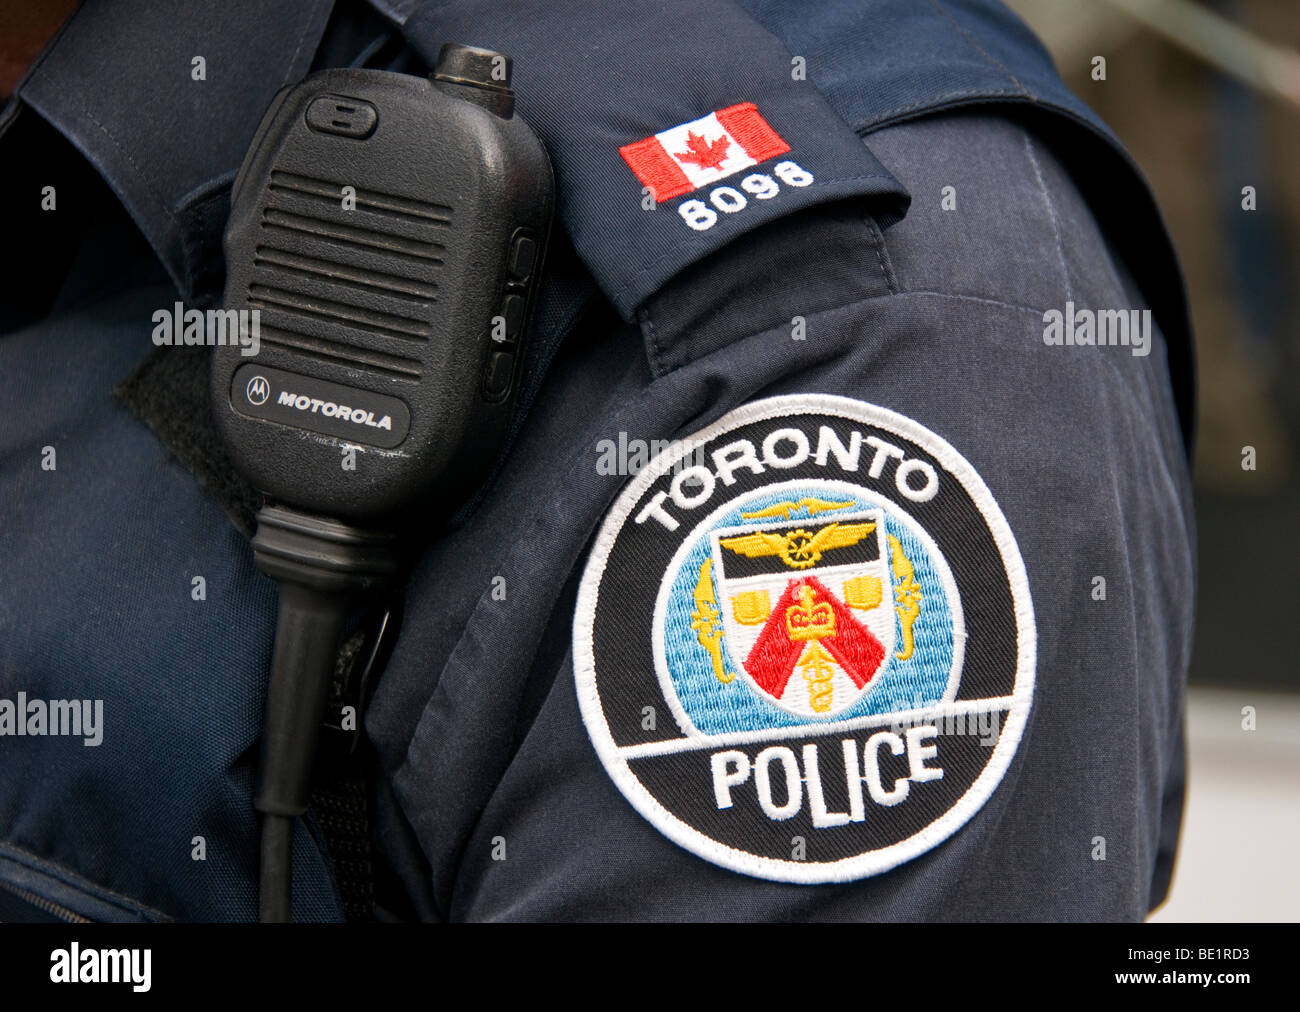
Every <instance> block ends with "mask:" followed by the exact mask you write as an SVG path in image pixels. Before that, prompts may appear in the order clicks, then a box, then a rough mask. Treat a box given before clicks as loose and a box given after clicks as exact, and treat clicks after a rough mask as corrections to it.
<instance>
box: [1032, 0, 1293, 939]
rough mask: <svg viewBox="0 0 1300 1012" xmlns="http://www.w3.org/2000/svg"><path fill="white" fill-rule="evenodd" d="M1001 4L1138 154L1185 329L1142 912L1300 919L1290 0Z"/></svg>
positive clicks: (1170, 916) (1186, 917)
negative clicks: (1185, 604) (1182, 285)
mask: <svg viewBox="0 0 1300 1012" xmlns="http://www.w3.org/2000/svg"><path fill="white" fill-rule="evenodd" d="M1008 3H1009V5H1010V6H1011V7H1012V8H1014V9H1015V10H1016V11H1017V12H1018V13H1019V14H1020V16H1021V17H1022V18H1024V19H1025V20H1026V21H1027V22H1028V23H1029V24H1030V26H1031V27H1032V28H1033V29H1034V30H1035V31H1036V32H1037V33H1038V35H1039V37H1040V38H1041V39H1042V40H1043V42H1044V43H1045V44H1046V45H1047V47H1048V48H1049V49H1050V50H1051V51H1052V55H1053V56H1054V57H1055V59H1056V63H1057V66H1058V67H1059V68H1060V71H1061V74H1062V76H1063V77H1064V78H1065V81H1066V83H1067V84H1069V85H1070V87H1071V88H1072V89H1073V90H1074V92H1075V93H1076V94H1077V95H1079V96H1080V97H1081V98H1082V99H1083V100H1084V101H1085V102H1087V103H1088V104H1089V105H1091V106H1092V107H1093V108H1094V109H1096V110H1097V112H1098V113H1100V114H1101V116H1102V118H1103V119H1105V120H1106V122H1107V123H1109V124H1110V126H1111V128H1112V129H1113V130H1114V131H1115V133H1116V134H1118V135H1119V137H1120V139H1121V140H1122V141H1123V142H1124V144H1125V145H1126V146H1127V147H1128V149H1129V151H1130V152H1131V153H1132V155H1133V157H1134V158H1135V159H1136V160H1137V163H1138V164H1139V165H1140V166H1141V167H1142V169H1143V171H1144V172H1145V173H1146V175H1147V178H1148V180H1149V181H1150V183H1151V185H1152V187H1153V189H1154V190H1155V193H1156V197H1157V199H1158V200H1159V202H1160V206H1161V208H1162V209H1163V211H1164V214H1165V218H1166V220H1167V222H1168V224H1169V228H1170V231H1171V232H1172V233H1173V237H1174V243H1175V245H1176V246H1177V247H1178V252H1179V256H1180V258H1181V260H1182V265H1183V271H1184V274H1185V276H1186V280H1187V287H1188V291H1189V294H1190V301H1191V311H1192V320H1193V324H1194V326H1195V329H1196V354H1197V359H1198V370H1199V386H1200V391H1199V405H1200V419H1199V425H1198V435H1197V447H1196V460H1195V472H1194V473H1195V481H1196V510H1197V526H1198V540H1199V549H1200V563H1199V565H1200V575H1199V583H1200V587H1199V592H1198V598H1197V615H1198V618H1197V636H1196V644H1195V648H1194V651H1193V655H1192V669H1191V683H1192V689H1191V696H1190V699H1189V704H1188V748H1189V769H1188V795H1187V807H1186V809H1185V811H1184V816H1183V836H1182V844H1181V850H1180V854H1179V858H1178V864H1177V867H1176V868H1175V872H1174V882H1173V888H1172V890H1171V893H1170V897H1169V900H1168V901H1167V902H1166V904H1165V905H1164V906H1163V907H1162V908H1160V909H1159V910H1158V911H1156V913H1155V914H1154V915H1153V916H1152V918H1151V919H1152V920H1154V921H1206V920H1216V921H1217V920H1227V921H1265V920H1268V921H1275V920H1286V921H1295V920H1300V862H1298V861H1297V860H1296V846H1297V842H1298V841H1300V660H1298V659H1300V614H1297V611H1300V456H1298V454H1297V450H1298V449H1300V283H1298V282H1300V55H1297V54H1300V2H1298V0H1209V2H1207V0H1087V2H1079V0H1008ZM1098 56H1101V57H1104V58H1105V65H1104V67H1105V77H1104V79H1098V74H1097V68H1098V66H1099V65H1098V64H1097V63H1096V57H1098ZM1246 187H1251V188H1253V191H1248V192H1253V197H1254V207H1255V209H1254V210H1247V209H1246V208H1245V207H1243V201H1247V206H1249V201H1248V196H1247V194H1245V193H1243V190H1244V188H1246ZM1247 447H1253V448H1254V451H1255V452H1254V457H1255V467H1254V470H1247V469H1245V468H1244V467H1243V459H1244V455H1245V453H1246V448H1247ZM1252 724H1253V727H1254V730H1249V727H1250V726H1251V725H1252Z"/></svg>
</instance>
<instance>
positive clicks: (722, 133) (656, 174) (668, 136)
mask: <svg viewBox="0 0 1300 1012" xmlns="http://www.w3.org/2000/svg"><path fill="white" fill-rule="evenodd" d="M789 150H790V145H789V144H787V143H786V142H785V141H784V140H782V139H781V135H780V134H778V133H777V132H776V131H775V130H773V129H772V128H771V127H770V126H769V125H768V123H767V120H765V119H763V117H762V116H761V115H760V114H759V111H758V107H757V106H755V105H754V103H753V102H742V103H740V104H739V105H732V106H728V107H727V108H725V109H719V110H718V111H717V112H711V113H709V114H708V115H707V116H702V117H701V118H700V119H696V120H691V121H690V122H689V123H682V124H679V125H678V126H675V127H671V128H670V129H668V130H663V131H661V132H659V133H657V134H653V135H651V136H650V137H646V138H644V139H643V140H639V141H636V142H635V143H633V144H625V145H624V146H623V147H621V148H619V149H618V151H619V154H621V155H622V156H623V160H624V161H625V162H627V164H628V167H629V168H631V170H632V171H633V172H635V173H636V177H637V178H638V179H639V180H641V182H642V183H643V184H645V186H647V187H648V188H649V190H650V192H651V194H653V195H654V198H655V201H656V202H657V203H660V204H662V203H663V202H664V201H665V200H672V199H673V198H674V197H680V196H682V195H683V194H686V193H690V192H691V191H692V190H698V189H699V188H700V187H701V186H708V185H709V184H710V183H716V182H717V181H718V180H719V179H725V178H726V177H728V176H730V175H733V174H734V173H737V172H739V171H741V169H747V168H749V167H750V166H751V165H757V164H758V163H759V162H763V161H766V160H767V159H769V158H775V157H776V156H777V155H783V154H785V153H786V152H787V151H789Z"/></svg>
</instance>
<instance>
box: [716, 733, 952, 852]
mask: <svg viewBox="0 0 1300 1012" xmlns="http://www.w3.org/2000/svg"><path fill="white" fill-rule="evenodd" d="M938 733H939V731H938V728H936V727H935V726H934V725H933V724H928V725H926V726H924V727H912V728H908V729H907V731H906V732H905V734H904V735H903V736H902V737H900V736H899V735H897V734H895V733H894V732H893V731H877V732H876V733H875V734H873V735H871V736H870V737H868V738H866V739H865V740H860V739H857V738H844V739H843V740H842V741H841V742H840V748H839V749H838V750H836V749H833V748H827V749H826V754H827V756H828V757H829V756H835V755H836V754H837V752H838V755H839V758H840V764H839V768H838V769H833V768H832V767H831V766H830V765H827V768H826V771H825V775H830V776H837V777H839V778H840V779H842V780H843V782H844V791H845V794H846V795H847V797H848V799H849V810H848V811H847V812H839V811H831V810H829V809H828V808H827V806H826V789H825V788H826V782H825V781H823V779H822V777H823V775H824V774H823V770H822V759H821V756H820V753H819V750H818V747H817V746H816V745H814V744H811V743H809V744H807V745H804V746H803V750H802V753H801V754H802V757H803V758H802V763H800V762H799V761H797V760H796V758H795V753H794V751H793V750H792V749H789V748H787V747H785V746H783V745H774V746H769V747H768V748H765V749H763V750H762V751H761V752H759V753H758V754H757V755H756V756H755V757H754V758H753V760H752V761H751V759H750V757H749V755H748V754H747V753H745V752H743V751H741V750H740V749H727V750H725V751H722V752H715V753H714V754H713V755H712V756H711V757H710V759H709V767H710V769H711V771H712V778H713V797H714V801H715V803H716V804H717V807H718V809H719V810H722V809H725V808H732V807H734V806H735V805H736V804H737V802H738V801H739V802H740V804H741V805H742V806H744V805H746V804H748V805H751V806H754V805H756V806H757V808H758V809H759V810H760V811H761V812H762V813H763V815H765V816H766V817H767V818H768V819H771V820H772V821H774V822H777V821H780V822H784V821H785V820H787V819H791V818H793V817H794V816H795V815H796V814H798V812H799V811H800V810H802V809H803V808H804V807H805V806H804V799H805V798H806V799H807V808H808V811H809V814H810V815H811V816H812V824H813V826H814V828H816V829H833V828H834V827H836V826H846V825H848V824H849V823H850V822H862V821H864V820H865V819H866V818H867V807H866V804H865V801H864V795H863V786H864V785H865V786H866V789H867V793H868V794H869V796H870V798H871V800H872V801H873V802H875V803H876V804H877V805H881V806H884V807H893V806H894V805H897V804H899V803H901V802H903V801H905V800H906V799H907V795H908V792H909V791H910V785H911V784H912V783H926V782H927V781H930V780H941V779H942V778H943V769H942V768H941V767H939V766H934V765H926V763H927V761H930V760H935V759H936V758H937V757H938V754H939V750H938V745H937V744H930V745H927V744H924V742H925V741H926V739H934V738H937V736H938ZM881 748H884V749H886V750H888V751H889V753H890V754H891V755H894V756H899V757H905V758H906V765H907V768H908V771H909V772H908V775H907V776H903V777H896V778H894V779H893V780H892V782H891V783H890V784H889V785H886V784H885V782H884V780H883V779H882V774H881V771H880V749H881ZM859 755H861V757H862V759H861V763H859V759H858V757H859ZM831 762H833V760H830V759H828V760H827V763H828V764H829V763H831ZM773 763H776V764H777V766H779V768H780V774H779V775H776V772H775V769H774V767H773ZM751 771H752V773H753V777H752V782H753V790H752V791H751V790H745V791H740V790H739V788H741V787H743V786H745V785H746V784H747V783H749V782H750V781H751V776H750V773H751ZM774 780H775V781H776V782H777V783H779V784H783V789H777V790H776V791H775V796H776V799H778V800H774V791H773V781H774ZM837 796H838V793H837Z"/></svg>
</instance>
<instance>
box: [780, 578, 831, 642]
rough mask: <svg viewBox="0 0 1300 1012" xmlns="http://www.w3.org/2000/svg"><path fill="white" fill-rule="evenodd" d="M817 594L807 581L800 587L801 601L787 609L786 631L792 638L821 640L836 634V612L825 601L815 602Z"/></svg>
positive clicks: (797, 639) (796, 639)
mask: <svg viewBox="0 0 1300 1012" xmlns="http://www.w3.org/2000/svg"><path fill="white" fill-rule="evenodd" d="M815 596H816V595H815V593H814V591H813V589H812V587H810V586H809V585H808V584H806V583H805V584H804V585H803V586H802V587H800V588H799V603H798V604H792V605H790V607H788V608H787V609H786V610H785V631H786V634H787V635H788V636H789V637H790V639H792V640H795V641H800V640H804V641H806V640H820V639H824V638H825V637H827V636H834V635H835V612H834V611H832V610H831V606H830V605H829V604H827V603H826V602H825V601H823V602H821V603H820V604H813V599H814V597H815Z"/></svg>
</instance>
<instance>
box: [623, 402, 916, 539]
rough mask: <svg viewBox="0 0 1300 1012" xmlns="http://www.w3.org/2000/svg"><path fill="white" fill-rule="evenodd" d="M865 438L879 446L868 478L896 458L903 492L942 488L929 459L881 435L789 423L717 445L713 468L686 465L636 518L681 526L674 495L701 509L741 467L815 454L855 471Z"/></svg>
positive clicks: (908, 495)
mask: <svg viewBox="0 0 1300 1012" xmlns="http://www.w3.org/2000/svg"><path fill="white" fill-rule="evenodd" d="M813 440H815V441H816V442H815V444H814V442H813ZM864 443H865V444H866V445H868V446H870V447H871V448H872V449H874V451H875V452H874V454H873V456H872V457H871V463H870V465H869V466H868V468H867V476H868V477H869V478H882V477H885V472H886V468H888V467H889V466H890V465H891V464H892V465H893V471H892V477H891V480H892V485H893V487H894V488H895V489H897V490H898V493H899V495H901V496H903V498H905V499H910V500H911V501H912V502H918V503H919V502H929V501H930V500H931V499H933V498H934V497H935V496H936V495H937V494H938V492H939V474H938V472H937V471H935V469H934V467H933V466H932V465H931V464H930V463H929V462H928V461H925V460H919V459H917V458H913V457H908V456H907V455H906V453H904V451H903V450H902V449H901V448H900V447H897V446H895V445H894V444H892V443H888V442H885V441H884V440H883V439H880V438H879V437H877V436H865V437H864V436H863V434H862V433H861V432H859V431H857V430H854V431H852V432H850V433H849V440H848V446H847V447H846V446H845V445H844V441H843V440H841V439H840V437H839V436H837V435H836V434H835V431H834V430H833V429H831V428H830V426H827V425H822V426H820V427H819V428H818V429H816V430H815V431H813V430H811V429H810V430H809V431H807V432H805V431H804V430H803V429H798V428H793V427H788V426H787V427H784V428H780V429H777V430H775V431H774V432H772V433H770V434H769V435H768V436H767V438H766V439H764V440H763V442H762V446H761V447H758V446H755V445H754V444H753V443H752V442H751V441H749V440H747V439H738V440H736V441H734V442H732V443H728V444H727V445H726V446H723V447H721V448H720V449H717V450H714V451H713V452H712V454H710V457H711V459H712V461H713V470H712V471H710V470H709V469H708V468H706V467H703V466H701V465H698V464H697V465H695V466H694V467H688V468H686V469H685V470H683V471H681V472H680V473H679V474H678V475H677V476H676V478H675V479H674V480H673V483H672V487H671V490H670V492H657V493H655V495H654V496H653V497H652V498H651V499H650V501H649V502H648V503H647V504H646V505H645V506H644V507H643V508H642V509H641V511H640V512H639V513H638V514H637V515H636V518H635V522H636V523H638V524H643V523H645V522H646V521H647V520H654V521H657V522H658V523H660V524H662V525H663V526H664V528H665V529H667V530H670V531H675V530H677V528H678V526H679V524H680V522H681V521H680V520H679V519H678V518H677V517H675V516H673V514H672V513H671V512H669V510H668V509H667V503H668V501H669V500H671V502H672V504H673V505H674V506H676V507H677V508H678V509H679V510H681V511H683V512H689V511H694V510H697V509H699V508H700V507H701V506H703V505H705V504H706V503H708V502H709V500H710V499H712V498H713V495H714V492H715V491H716V490H717V489H718V487H719V484H718V483H719V482H721V485H722V487H725V486H728V485H734V484H735V483H736V477H735V476H736V472H737V471H739V470H740V469H742V468H743V469H744V470H746V471H750V472H752V473H753V474H763V473H764V472H765V471H767V470H768V469H772V470H779V471H786V470H790V469H791V468H795V467H798V466H799V465H801V464H804V463H806V462H807V461H808V460H809V459H811V460H812V461H813V462H814V463H815V464H816V465H817V466H818V467H822V468H826V469H827V470H830V471H844V472H847V473H850V474H852V473H854V472H856V471H857V470H858V468H859V460H860V457H861V455H862V446H863V444H864ZM814 445H815V449H814ZM715 479H716V480H715Z"/></svg>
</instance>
